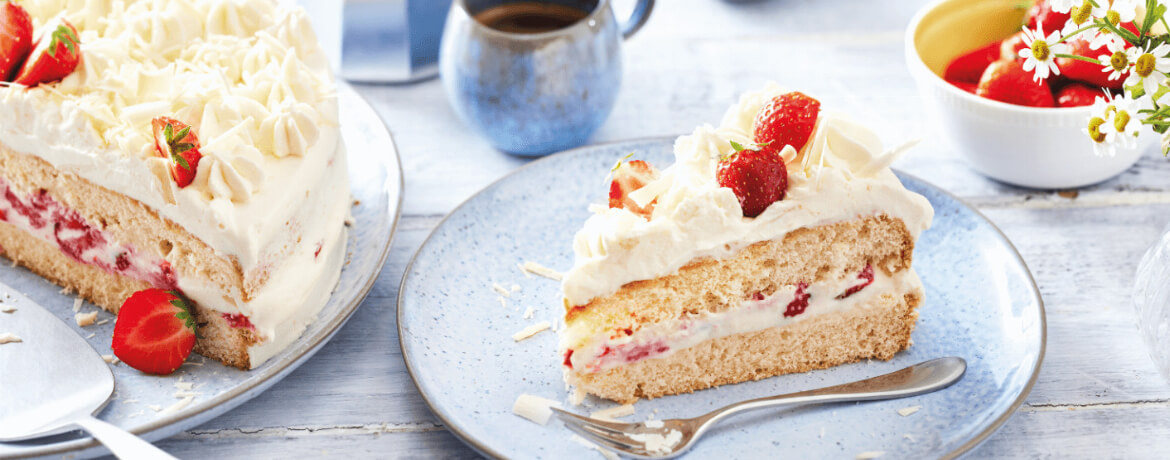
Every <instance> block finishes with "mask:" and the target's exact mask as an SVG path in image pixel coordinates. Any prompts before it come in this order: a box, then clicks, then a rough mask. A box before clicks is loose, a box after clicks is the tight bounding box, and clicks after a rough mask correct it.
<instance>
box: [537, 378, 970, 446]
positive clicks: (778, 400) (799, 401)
mask: <svg viewBox="0 0 1170 460" xmlns="http://www.w3.org/2000/svg"><path fill="white" fill-rule="evenodd" d="M965 372H967V361H964V360H963V358H958V357H953V356H952V357H947V358H935V359H932V360H930V361H924V362H921V363H918V364H915V365H913V366H909V367H906V368H903V369H901V370H897V371H894V372H891V373H889V374H885V375H879V376H877V377H872V378H868V379H865V380H858V381H856V382H851V383H845V384H841V385H837V386H831V387H827V388H818V389H815V390H808V391H801V392H798V393H789V394H785V395H779V396H769V397H765V398H759V399H751V400H747V401H741V402H738V403H735V404H732V405H729V406H726V407H723V408H721V409H716V410H714V411H711V412H709V413H707V414H704V415H700V416H698V417H695V418H690V419H670V420H651V421H647V422H641V423H622V422H613V421H608V420H598V419H594V418H589V417H582V416H580V415H576V414H573V413H571V412H566V411H563V410H561V409H558V408H556V407H553V408H551V409H552V410H553V411H554V413H556V414H557V416H559V417H560V418H561V421H563V422H565V427H566V428H568V429H569V430H570V431H572V432H574V433H577V434H579V435H581V436H583V437H584V438H585V439H588V440H589V441H591V442H593V443H595V444H597V445H599V446H602V447H605V448H608V449H613V450H616V451H618V452H621V453H624V454H626V455H629V456H632V457H638V458H671V457H676V456H679V455H682V453H683V452H686V450H687V449H690V448H691V447H692V446H694V445H695V442H697V441H698V440H699V438H700V437H701V436H703V434H704V433H706V432H707V430H708V429H710V428H711V427H712V426H714V425H715V424H716V423H718V422H719V421H720V420H723V419H724V418H727V417H728V416H731V415H733V414H737V413H740V412H745V411H749V410H752V409H763V408H765V407H792V406H800V405H807V404H824V403H836V402H855V401H877V400H883V399H897V398H905V397H908V396H917V395H920V394H924V393H930V392H932V391H937V390H941V389H943V388H946V387H949V386H951V384H952V383H955V382H957V381H959V379H960V378H962V377H963V373H965Z"/></svg>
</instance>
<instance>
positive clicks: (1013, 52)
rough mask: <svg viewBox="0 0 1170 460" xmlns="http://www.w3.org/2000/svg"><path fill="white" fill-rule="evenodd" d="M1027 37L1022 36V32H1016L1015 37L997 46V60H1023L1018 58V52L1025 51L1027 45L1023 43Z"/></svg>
mask: <svg viewBox="0 0 1170 460" xmlns="http://www.w3.org/2000/svg"><path fill="white" fill-rule="evenodd" d="M1025 40H1027V37H1025V36H1024V31H1022V30H1021V31H1019V32H1016V34H1015V35H1012V36H1011V37H1008V38H1007V39H1005V40H1004V41H1002V42H1000V44H999V59H1006V60H1009V61H1012V60H1016V59H1023V58H1021V57H1020V50H1022V49H1027V48H1028V44H1027V43H1026V42H1025Z"/></svg>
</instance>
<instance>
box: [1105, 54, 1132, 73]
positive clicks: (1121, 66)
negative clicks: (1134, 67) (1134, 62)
mask: <svg viewBox="0 0 1170 460" xmlns="http://www.w3.org/2000/svg"><path fill="white" fill-rule="evenodd" d="M1109 67H1112V68H1113V70H1116V71H1118V72H1124V71H1125V68H1126V67H1129V58H1128V57H1126V56H1125V52H1124V51H1115V52H1113V55H1112V56H1109Z"/></svg>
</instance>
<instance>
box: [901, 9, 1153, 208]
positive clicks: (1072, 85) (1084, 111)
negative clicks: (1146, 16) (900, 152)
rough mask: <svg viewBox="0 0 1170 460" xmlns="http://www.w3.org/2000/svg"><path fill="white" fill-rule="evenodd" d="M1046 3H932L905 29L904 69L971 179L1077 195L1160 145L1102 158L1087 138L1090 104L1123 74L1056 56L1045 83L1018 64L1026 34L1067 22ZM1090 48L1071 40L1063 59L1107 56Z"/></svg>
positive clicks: (1146, 139)
mask: <svg viewBox="0 0 1170 460" xmlns="http://www.w3.org/2000/svg"><path fill="white" fill-rule="evenodd" d="M1049 1H1050V0H1035V2H1034V3H1029V2H1023V3H1021V2H1020V1H1019V0H939V1H937V2H935V3H933V4H931V5H928V6H926V7H925V8H923V9H922V10H921V11H919V13H918V14H917V15H916V16H915V18H914V19H913V20H912V21H911V22H910V25H909V27H908V28H907V31H906V63H907V66H909V68H910V73H911V74H912V75H913V77H914V79H915V81H916V83H917V85H918V89H919V92H920V93H921V95H922V99H923V102H924V105H925V109H926V111H927V113H928V115H929V116H930V118H931V119H932V120H934V122H935V123H937V125H938V130H939V131H940V132H941V133H942V134H943V135H945V136H946V137H947V138H948V139H949V140H951V141H952V143H953V146H954V148H955V150H956V151H958V152H959V153H960V154H961V155H962V156H964V157H965V158H966V159H967V161H968V162H969V163H970V164H971V166H972V167H973V168H974V169H975V170H976V171H979V172H980V173H982V174H984V175H986V176H988V177H991V178H993V179H996V180H999V181H1002V182H1006V183H1009V184H1012V185H1018V186H1024V187H1032V188H1041V189H1063V188H1073V187H1081V186H1085V185H1090V184H1094V183H1097V182H1101V181H1104V180H1106V179H1109V178H1111V177H1113V176H1116V175H1118V174H1120V173H1122V172H1123V171H1125V170H1126V169H1128V168H1129V167H1130V166H1133V164H1134V163H1136V162H1137V160H1138V159H1139V158H1140V157H1141V155H1142V153H1143V152H1146V151H1147V150H1150V147H1151V146H1153V145H1154V144H1156V143H1157V140H1158V137H1157V135H1156V134H1154V133H1151V132H1148V130H1145V131H1144V132H1142V133H1141V135H1140V136H1139V137H1138V138H1137V142H1135V143H1133V144H1132V146H1129V147H1127V148H1119V149H1116V150H1115V151H1113V152H1111V153H1112V154H1104V155H1102V154H1099V152H1097V151H1095V150H1094V146H1093V142H1092V140H1091V139H1090V138H1089V135H1088V123H1089V120H1090V113H1091V112H1090V106H1091V105H1093V104H1094V102H1095V101H1096V100H1097V98H1098V97H1101V98H1107V97H1112V95H1117V94H1121V91H1122V85H1123V83H1124V80H1125V76H1124V75H1121V76H1116V75H1115V76H1114V78H1113V79H1110V72H1108V71H1107V70H1110V69H1106V68H1105V66H1102V65H1100V64H1097V63H1093V62H1086V61H1082V60H1078V59H1075V58H1064V57H1057V58H1056V59H1055V61H1056V64H1057V66H1058V67H1059V69H1060V74H1059V75H1052V76H1050V77H1048V78H1046V79H1040V78H1036V77H1035V72H1034V71H1033V69H1032V68H1029V67H1027V66H1026V65H1025V64H1026V62H1025V61H1026V60H1025V59H1024V58H1022V57H1021V53H1020V50H1021V49H1024V50H1027V49H1028V45H1027V43H1028V37H1027V35H1026V34H1025V30H1024V29H1025V28H1026V29H1028V30H1029V32H1030V33H1033V34H1035V31H1036V30H1037V29H1039V30H1041V31H1042V32H1044V33H1045V34H1047V33H1048V30H1049V29H1051V30H1060V29H1061V28H1063V27H1065V25H1066V23H1067V22H1068V20H1069V15H1068V14H1067V13H1065V14H1062V13H1057V12H1055V11H1053V9H1052V7H1051V5H1050V4H1049ZM1049 25H1050V26H1049ZM1118 27H1124V28H1126V29H1127V30H1131V31H1134V32H1135V33H1136V30H1137V29H1136V28H1134V25H1133V23H1132V22H1130V23H1120V24H1118ZM1093 45H1094V44H1093V43H1091V42H1090V41H1088V40H1085V39H1083V38H1081V37H1075V38H1073V39H1070V40H1069V41H1068V42H1067V48H1066V49H1065V51H1066V53H1067V54H1070V55H1076V56H1084V57H1089V58H1093V59H1097V58H1099V57H1100V56H1101V55H1108V54H1109V53H1110V52H1109V51H1108V50H1106V49H1105V48H1104V47H1100V46H1099V47H1097V48H1094V47H1093Z"/></svg>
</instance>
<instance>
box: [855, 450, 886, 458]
mask: <svg viewBox="0 0 1170 460" xmlns="http://www.w3.org/2000/svg"><path fill="white" fill-rule="evenodd" d="M883 455H886V452H885V451H882V450H871V451H868V452H862V453H860V454H857V457H854V458H856V459H857V460H871V459H875V458H878V457H881V456H883Z"/></svg>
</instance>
